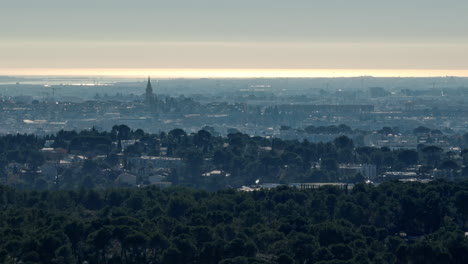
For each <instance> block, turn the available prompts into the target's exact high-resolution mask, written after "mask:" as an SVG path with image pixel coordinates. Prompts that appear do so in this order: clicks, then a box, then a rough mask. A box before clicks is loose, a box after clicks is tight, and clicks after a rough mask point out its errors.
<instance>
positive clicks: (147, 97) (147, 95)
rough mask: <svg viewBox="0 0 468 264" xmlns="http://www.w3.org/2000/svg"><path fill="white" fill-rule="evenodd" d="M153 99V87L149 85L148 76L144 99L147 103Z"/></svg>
mask: <svg viewBox="0 0 468 264" xmlns="http://www.w3.org/2000/svg"><path fill="white" fill-rule="evenodd" d="M153 99H154V96H153V87H152V86H151V79H150V77H149V76H148V83H147V84H146V92H145V101H146V102H147V103H150V102H152V101H153Z"/></svg>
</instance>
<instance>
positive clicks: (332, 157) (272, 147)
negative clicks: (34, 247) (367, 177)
mask: <svg viewBox="0 0 468 264" xmlns="http://www.w3.org/2000/svg"><path fill="white" fill-rule="evenodd" d="M208 130H210V129H209V128H207V130H200V131H198V132H196V133H187V132H186V131H184V130H182V129H174V130H171V131H169V132H168V133H165V132H161V133H159V134H149V133H145V132H144V131H143V130H141V129H137V130H132V129H130V128H129V127H128V126H125V125H119V126H117V125H116V126H114V127H113V128H112V130H111V131H104V132H100V131H97V130H95V129H91V130H83V131H80V132H76V131H60V132H58V133H57V134H56V135H50V136H46V137H44V138H38V137H35V136H33V135H19V134H18V135H6V136H1V137H0V183H3V184H6V185H9V186H14V187H15V188H18V189H36V190H42V189H78V188H80V187H86V188H102V189H103V188H108V187H118V185H116V179H117V178H118V176H119V175H121V174H123V173H132V174H133V175H135V177H137V179H136V184H138V185H145V184H147V183H148V182H149V180H148V179H149V177H150V176H154V175H156V176H158V177H159V176H161V179H162V180H163V181H166V182H171V183H172V184H173V185H182V186H187V187H196V188H202V189H206V190H219V189H223V188H230V187H241V186H243V185H252V184H254V183H255V181H256V180H257V179H259V180H260V182H261V183H298V182H299V183H314V182H344V183H358V182H362V181H363V180H364V177H363V175H362V174H360V173H356V172H347V171H345V170H340V169H339V164H371V165H375V166H376V174H377V175H382V174H383V173H385V172H392V171H397V172H412V173H413V174H414V175H416V177H419V178H450V179H464V178H465V177H466V176H468V169H467V165H468V150H466V149H465V150H462V151H460V152H452V151H448V152H445V151H444V150H443V149H442V148H441V147H438V146H434V145H420V146H419V147H418V149H414V150H413V149H402V150H391V149H389V148H386V147H382V148H375V147H360V146H357V145H356V143H355V142H353V140H351V139H350V138H348V137H346V136H338V135H339V134H337V136H338V137H337V138H336V139H335V140H333V141H331V142H320V143H312V142H309V141H307V140H304V141H297V140H282V139H278V138H267V137H259V136H255V137H251V136H249V135H247V134H242V133H239V132H235V133H231V134H229V135H227V136H226V137H222V136H215V135H214V133H213V134H212V133H210V132H209V131H208ZM306 130H308V131H309V132H310V133H319V132H320V131H322V130H323V131H328V133H332V132H333V131H334V132H333V133H341V132H344V131H349V130H350V128H349V127H346V126H344V125H340V126H337V127H335V126H331V127H319V128H314V127H308V128H307V129H306ZM382 130H385V131H386V132H382V133H387V132H388V131H390V130H392V129H391V128H384V129H382ZM387 130H388V131H387ZM212 132H213V131H212ZM467 138H468V137H467ZM45 141H51V142H53V143H52V144H51V147H52V148H54V149H53V150H52V151H49V152H48V151H43V150H41V149H42V148H43V147H44V142H45ZM463 142H464V140H462V139H461V138H460V145H461V146H465V147H466V146H468V145H467V144H462V143H463ZM467 142H468V141H467ZM141 156H153V157H154V156H158V157H163V158H180V159H182V162H181V164H180V165H178V166H172V167H171V166H169V167H166V168H164V170H160V169H161V168H159V167H151V166H146V167H143V165H141V164H140V165H138V166H139V167H138V166H137V165H136V164H135V159H138V158H139V157H141ZM63 159H65V162H62V160H63ZM42 165H46V167H45V168H44V167H42ZM212 171H219V172H221V173H218V174H216V175H212V176H210V177H204V176H203V175H208V173H209V172H212ZM47 173H48V174H47ZM382 180H384V179H383V178H382ZM134 185H135V184H134Z"/></svg>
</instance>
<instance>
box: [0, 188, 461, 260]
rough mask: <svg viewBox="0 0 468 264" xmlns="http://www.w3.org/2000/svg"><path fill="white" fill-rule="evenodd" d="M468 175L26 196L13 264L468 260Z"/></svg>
mask: <svg viewBox="0 0 468 264" xmlns="http://www.w3.org/2000/svg"><path fill="white" fill-rule="evenodd" d="M467 204H468V182H467V181H465V182H446V181H434V182H430V183H428V184H420V183H401V182H393V181H392V182H387V183H384V184H381V185H379V186H378V187H374V186H372V185H364V184H358V185H356V186H355V187H354V188H353V189H352V190H351V191H350V192H349V193H345V192H343V191H341V190H339V189H337V188H335V187H330V186H328V187H322V188H320V189H314V190H304V191H301V190H297V189H291V188H286V187H279V188H277V189H273V190H268V191H267V190H263V191H256V192H250V193H245V192H237V191H235V190H233V189H229V190H222V191H218V192H206V191H202V190H194V189H187V188H169V189H157V188H153V187H148V188H141V189H138V188H134V189H112V190H105V191H96V190H84V189H80V190H77V191H18V190H15V189H12V188H10V187H5V186H0V207H1V208H2V210H1V211H0V237H1V239H0V262H1V263H20V261H21V263H83V261H88V263H204V264H206V263H208V264H209V263H223V264H226V263H379V264H381V263H467V262H468V239H467V238H466V237H465V235H464V230H465V229H464V228H465V224H466V221H467V220H468V207H467Z"/></svg>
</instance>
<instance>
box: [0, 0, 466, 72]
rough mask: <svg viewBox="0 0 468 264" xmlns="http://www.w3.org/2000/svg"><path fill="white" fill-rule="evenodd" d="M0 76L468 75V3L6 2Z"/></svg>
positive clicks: (1, 12)
mask: <svg viewBox="0 0 468 264" xmlns="http://www.w3.org/2000/svg"><path fill="white" fill-rule="evenodd" d="M0 2H1V5H0V6H1V7H0V68H3V69H6V68H10V69H11V68H18V69H21V68H267V69H286V68H287V69H453V70H468V15H466V12H467V11H468V1H466V0H438V1H434V0H424V1H423V0H392V1H388V0H386V1H380V0H353V1H352V0H343V1H338V0H324V1H322V0H295V1H294V0H290V1H284V0H283V1H275V0H268V1H267V0H236V1H224V0H217V1H215V0H198V1H196V0H190V1H188V0H187V1H180V0H179V1H178V0H171V1H159V0H132V1H130V0H125V1H124V0H80V1H71V0H41V1H38V0H14V1H13V0H0Z"/></svg>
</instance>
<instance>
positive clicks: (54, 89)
mask: <svg viewBox="0 0 468 264" xmlns="http://www.w3.org/2000/svg"><path fill="white" fill-rule="evenodd" d="M50 89H51V90H52V98H55V91H56V90H60V89H61V88H58V87H50Z"/></svg>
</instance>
